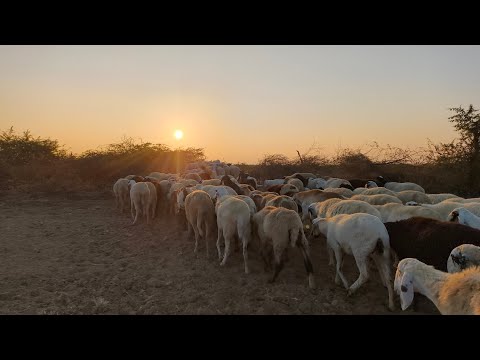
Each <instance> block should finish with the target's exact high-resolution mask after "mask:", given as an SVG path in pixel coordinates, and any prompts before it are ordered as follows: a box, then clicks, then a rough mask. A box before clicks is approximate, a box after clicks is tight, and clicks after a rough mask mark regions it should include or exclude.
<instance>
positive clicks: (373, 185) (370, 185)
mask: <svg viewBox="0 0 480 360" xmlns="http://www.w3.org/2000/svg"><path fill="white" fill-rule="evenodd" d="M376 187H378V185H377V183H376V182H375V181H371V180H369V181H367V183H366V184H365V188H367V189H372V188H376Z"/></svg>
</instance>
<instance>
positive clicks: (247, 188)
mask: <svg viewBox="0 0 480 360" xmlns="http://www.w3.org/2000/svg"><path fill="white" fill-rule="evenodd" d="M238 186H239V187H240V189H241V190H242V194H244V195H247V196H249V195H250V193H251V192H252V191H255V189H254V188H253V187H252V186H251V185H247V184H240V185H238Z"/></svg>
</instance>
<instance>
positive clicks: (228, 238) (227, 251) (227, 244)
mask: <svg viewBox="0 0 480 360" xmlns="http://www.w3.org/2000/svg"><path fill="white" fill-rule="evenodd" d="M232 238H233V236H232V235H231V234H228V235H227V236H225V251H224V253H223V260H222V262H221V263H220V265H221V266H225V264H226V263H227V259H228V256H229V255H230V244H231V242H232Z"/></svg>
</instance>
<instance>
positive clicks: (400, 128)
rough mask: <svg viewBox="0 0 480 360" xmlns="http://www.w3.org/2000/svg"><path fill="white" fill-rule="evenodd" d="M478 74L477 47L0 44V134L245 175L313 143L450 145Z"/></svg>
mask: <svg viewBox="0 0 480 360" xmlns="http://www.w3.org/2000/svg"><path fill="white" fill-rule="evenodd" d="M478 64H480V46H478V45H472V46H423V45H416V46H398V45H396V46H385V45H376V46H373V45H368V46H366V45H361V46H360V45H357V46H347V45H338V46H332V45H328V46H327V45H312V46H303V45H302V46H300V45H296V46H260V45H257V46H240V45H230V46H200V45H196V46H191V45H189V46H187V45H185V46H163V45H162V46H101V45H95V46H65V45H63V46H60V45H57V46H44V45H36V46H0V130H6V129H8V128H10V126H13V127H14V129H15V130H16V131H18V132H22V131H24V130H27V129H28V130H30V131H31V133H32V134H33V135H35V136H41V137H50V138H52V139H57V140H59V142H60V143H61V144H65V148H66V149H68V150H69V151H72V152H73V153H80V152H83V151H85V150H88V149H96V148H98V147H99V146H104V145H107V144H110V143H115V142H119V141H120V140H121V139H122V137H123V136H128V137H133V138H135V139H136V140H138V141H140V140H141V141H143V142H152V143H162V144H166V145H168V146H170V147H172V148H177V147H183V148H186V147H200V148H204V149H205V154H206V156H207V158H208V159H210V160H214V159H220V160H224V161H227V162H234V163H239V162H243V163H249V164H254V163H257V162H258V161H259V160H261V159H262V158H263V157H264V155H266V154H277V153H279V154H285V155H286V156H288V157H294V156H296V150H299V151H300V152H301V153H303V152H304V151H306V150H308V149H309V148H310V146H311V145H312V144H313V143H316V144H317V145H318V146H319V147H320V148H321V149H322V151H323V153H324V154H326V155H329V154H333V153H334V151H335V150H336V149H338V148H342V147H350V148H358V147H363V146H365V144H368V143H371V142H372V141H376V142H378V143H380V144H390V145H392V146H401V147H409V148H412V149H413V148H416V147H423V146H426V144H427V139H430V140H432V141H433V142H435V143H437V142H447V141H450V140H452V139H453V138H455V137H456V133H455V131H454V129H453V126H452V124H451V123H450V122H449V121H448V117H449V116H451V115H452V113H451V112H450V111H449V110H448V108H450V107H457V106H460V105H461V106H464V107H466V106H468V105H469V104H473V105H474V106H475V107H480V66H478ZM177 129H181V130H182V131H183V133H184V137H183V138H182V139H181V140H177V139H175V137H174V132H175V130H177Z"/></svg>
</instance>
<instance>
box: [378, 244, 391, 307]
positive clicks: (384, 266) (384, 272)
mask: <svg viewBox="0 0 480 360" xmlns="http://www.w3.org/2000/svg"><path fill="white" fill-rule="evenodd" d="M375 255H376V257H377V261H375V263H376V265H377V268H378V272H379V273H380V274H381V276H382V278H383V280H384V281H385V284H384V285H385V286H386V287H387V290H388V308H389V309H390V310H391V311H394V310H395V303H394V302H393V286H392V280H391V267H390V254H389V253H387V252H386V253H384V255H383V256H379V255H377V254H375Z"/></svg>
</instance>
